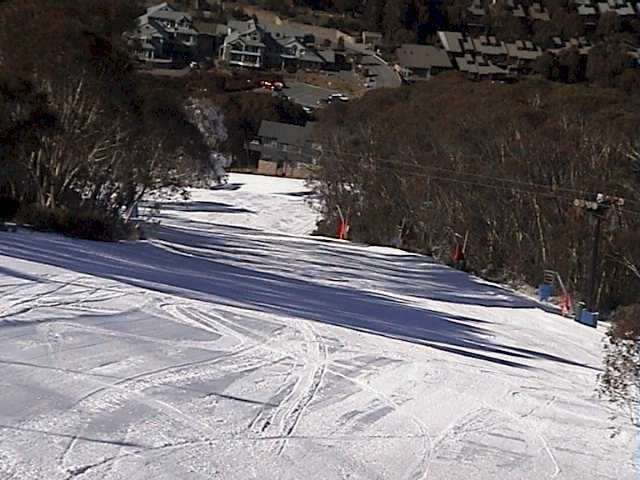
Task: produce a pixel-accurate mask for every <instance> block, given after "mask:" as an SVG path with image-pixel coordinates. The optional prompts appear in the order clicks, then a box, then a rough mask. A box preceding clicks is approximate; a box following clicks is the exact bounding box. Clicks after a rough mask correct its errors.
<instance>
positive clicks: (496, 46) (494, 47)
mask: <svg viewBox="0 0 640 480" xmlns="http://www.w3.org/2000/svg"><path fill="white" fill-rule="evenodd" d="M473 46H474V47H475V50H476V51H477V52H479V53H482V54H485V55H506V54H507V48H506V47H505V46H504V43H503V42H499V41H498V40H497V39H496V37H493V36H490V37H488V38H487V37H486V36H485V35H480V36H478V37H476V38H474V39H473Z"/></svg>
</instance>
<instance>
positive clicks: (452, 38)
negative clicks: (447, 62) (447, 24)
mask: <svg viewBox="0 0 640 480" xmlns="http://www.w3.org/2000/svg"><path fill="white" fill-rule="evenodd" d="M438 38H439V39H440V43H442V46H443V47H444V49H445V50H446V51H447V52H451V53H463V50H462V46H461V44H462V42H463V36H462V34H461V33H460V32H438Z"/></svg>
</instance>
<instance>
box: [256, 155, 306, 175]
mask: <svg viewBox="0 0 640 480" xmlns="http://www.w3.org/2000/svg"><path fill="white" fill-rule="evenodd" d="M280 165H281V166H280V168H278V162H274V161H271V160H263V159H260V161H259V162H258V173H259V174H261V175H271V176H278V177H289V178H308V177H309V175H310V174H311V173H312V171H313V166H312V165H308V164H305V163H293V162H286V163H283V162H281V163H280Z"/></svg>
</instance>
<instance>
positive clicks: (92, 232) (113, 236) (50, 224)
mask: <svg viewBox="0 0 640 480" xmlns="http://www.w3.org/2000/svg"><path fill="white" fill-rule="evenodd" d="M16 219H17V220H18V221H19V222H21V223H24V224H26V225H29V226H31V227H32V228H34V229H36V230H42V231H51V232H59V233H63V234H65V235H69V236H72V237H78V238H84V239H87V240H98V241H107V242H113V241H116V240H119V239H123V238H129V237H131V235H132V230H131V228H130V227H128V226H127V225H126V224H125V223H124V222H123V221H122V220H120V219H119V218H114V217H110V216H107V215H104V214H102V213H99V212H91V211H89V212H75V211H70V210H68V209H66V208H49V207H42V206H40V205H36V204H31V205H26V206H23V207H21V208H20V209H19V210H18V212H17V214H16Z"/></svg>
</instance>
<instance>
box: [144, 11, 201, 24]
mask: <svg viewBox="0 0 640 480" xmlns="http://www.w3.org/2000/svg"><path fill="white" fill-rule="evenodd" d="M147 15H148V17H149V18H154V19H158V20H171V21H174V22H178V21H180V20H182V19H183V18H186V19H187V20H189V21H191V15H189V14H188V13H186V12H176V11H175V10H158V11H155V12H152V13H147Z"/></svg>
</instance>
